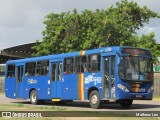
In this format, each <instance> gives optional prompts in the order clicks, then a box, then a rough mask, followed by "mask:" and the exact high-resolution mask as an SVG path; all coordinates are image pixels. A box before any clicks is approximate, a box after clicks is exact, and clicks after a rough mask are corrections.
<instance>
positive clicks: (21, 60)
mask: <svg viewBox="0 0 160 120" xmlns="http://www.w3.org/2000/svg"><path fill="white" fill-rule="evenodd" d="M121 48H136V47H130V46H112V47H102V48H98V49H93V50H85V55H89V54H97V53H102V52H112V51H119V50H120V49H121ZM144 50H146V49H144ZM78 55H80V51H77V52H69V53H62V54H53V55H48V56H39V57H31V58H25V59H18V60H9V61H7V62H6V64H16V63H25V62H33V61H42V60H50V59H61V58H67V57H73V56H78Z"/></svg>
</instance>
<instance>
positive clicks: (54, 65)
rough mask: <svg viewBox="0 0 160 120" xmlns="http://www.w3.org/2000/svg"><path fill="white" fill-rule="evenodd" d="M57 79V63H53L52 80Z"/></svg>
mask: <svg viewBox="0 0 160 120" xmlns="http://www.w3.org/2000/svg"><path fill="white" fill-rule="evenodd" d="M55 80H56V64H52V81H55Z"/></svg>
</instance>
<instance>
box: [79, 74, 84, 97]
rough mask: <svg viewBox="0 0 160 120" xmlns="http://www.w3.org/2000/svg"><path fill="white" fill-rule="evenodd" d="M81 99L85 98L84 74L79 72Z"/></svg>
mask: <svg viewBox="0 0 160 120" xmlns="http://www.w3.org/2000/svg"><path fill="white" fill-rule="evenodd" d="M79 99H80V100H84V74H79Z"/></svg>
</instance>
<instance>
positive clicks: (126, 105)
mask: <svg viewBox="0 0 160 120" xmlns="http://www.w3.org/2000/svg"><path fill="white" fill-rule="evenodd" d="M132 103H133V100H128V99H126V100H121V101H120V105H121V106H122V107H124V108H129V107H130V106H131V105H132Z"/></svg>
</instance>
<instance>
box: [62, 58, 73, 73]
mask: <svg viewBox="0 0 160 120" xmlns="http://www.w3.org/2000/svg"><path fill="white" fill-rule="evenodd" d="M70 73H73V58H66V59H65V61H64V74H70Z"/></svg>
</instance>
